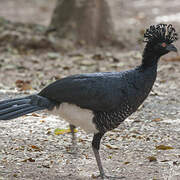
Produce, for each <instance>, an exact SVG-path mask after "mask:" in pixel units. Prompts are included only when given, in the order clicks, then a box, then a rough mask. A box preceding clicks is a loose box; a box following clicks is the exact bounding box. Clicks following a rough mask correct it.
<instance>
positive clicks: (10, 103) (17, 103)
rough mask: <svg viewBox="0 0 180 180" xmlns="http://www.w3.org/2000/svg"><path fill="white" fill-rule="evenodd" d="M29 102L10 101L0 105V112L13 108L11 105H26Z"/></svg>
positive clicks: (28, 100) (24, 100)
mask: <svg viewBox="0 0 180 180" xmlns="http://www.w3.org/2000/svg"><path fill="white" fill-rule="evenodd" d="M30 101H31V100H30V99H22V100H17V101H16V100H15V101H14V100H12V101H9V102H5V103H3V104H0V110H1V109H5V108H8V107H10V106H13V105H20V104H28V103H29V102H30Z"/></svg>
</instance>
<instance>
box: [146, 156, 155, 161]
mask: <svg viewBox="0 0 180 180" xmlns="http://www.w3.org/2000/svg"><path fill="white" fill-rule="evenodd" d="M147 159H149V162H155V161H157V159H156V157H154V156H149V157H147Z"/></svg>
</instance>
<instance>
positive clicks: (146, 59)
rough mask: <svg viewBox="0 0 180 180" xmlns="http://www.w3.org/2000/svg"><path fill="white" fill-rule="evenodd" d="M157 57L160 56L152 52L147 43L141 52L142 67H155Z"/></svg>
mask: <svg viewBox="0 0 180 180" xmlns="http://www.w3.org/2000/svg"><path fill="white" fill-rule="evenodd" d="M159 59H160V56H158V55H156V53H155V52H153V49H152V48H151V47H150V46H148V45H147V46H146V47H145V49H144V52H143V56H142V64H141V66H142V68H143V69H146V68H150V67H156V68H157V64H158V61H159Z"/></svg>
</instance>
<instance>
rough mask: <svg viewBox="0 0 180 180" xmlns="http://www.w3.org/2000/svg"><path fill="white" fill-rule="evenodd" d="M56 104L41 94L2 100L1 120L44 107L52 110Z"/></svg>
mask: <svg viewBox="0 0 180 180" xmlns="http://www.w3.org/2000/svg"><path fill="white" fill-rule="evenodd" d="M54 106H55V103H54V102H52V101H50V100H49V99H47V98H45V97H42V96H39V95H31V96H27V97H22V98H16V99H8V100H4V101H0V120H9V119H14V118H17V117H20V116H23V115H25V114H28V113H32V112H35V111H38V110H43V109H49V110H51V109H53V108H54Z"/></svg>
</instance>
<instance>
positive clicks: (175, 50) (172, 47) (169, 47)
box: [166, 44, 178, 52]
mask: <svg viewBox="0 0 180 180" xmlns="http://www.w3.org/2000/svg"><path fill="white" fill-rule="evenodd" d="M166 50H168V51H174V52H178V50H177V48H176V47H175V46H174V45H173V44H169V45H168V46H167V47H166Z"/></svg>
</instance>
